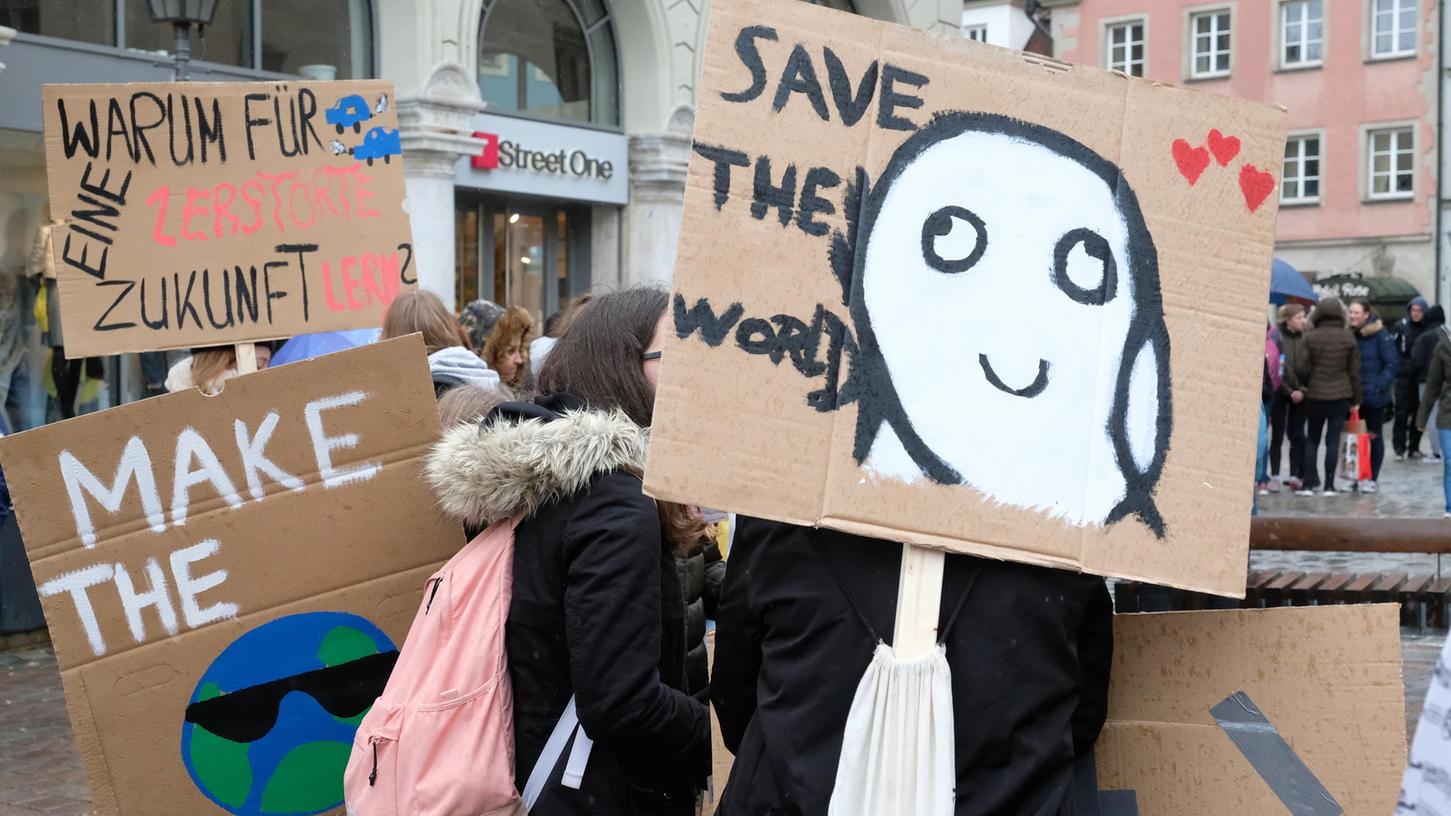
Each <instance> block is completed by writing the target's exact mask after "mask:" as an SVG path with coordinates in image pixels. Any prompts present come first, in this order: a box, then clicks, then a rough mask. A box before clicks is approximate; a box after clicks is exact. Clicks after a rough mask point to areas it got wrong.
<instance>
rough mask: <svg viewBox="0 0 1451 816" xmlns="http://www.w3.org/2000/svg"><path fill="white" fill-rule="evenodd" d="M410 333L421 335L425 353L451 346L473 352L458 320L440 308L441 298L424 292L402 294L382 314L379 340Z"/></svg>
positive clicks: (443, 307) (417, 290)
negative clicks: (461, 347) (381, 329)
mask: <svg viewBox="0 0 1451 816" xmlns="http://www.w3.org/2000/svg"><path fill="white" fill-rule="evenodd" d="M414 332H420V333H422V334H423V345H424V348H426V349H427V351H428V353H429V354H433V353H434V352H436V351H441V350H443V349H446V348H449V347H451V346H463V347H464V348H466V349H468V350H469V351H473V350H474V348H473V344H472V343H470V342H469V336H468V333H467V332H465V331H464V329H463V326H461V325H459V322H458V318H457V317H454V316H453V312H450V311H449V310H448V307H447V306H444V305H443V299H442V298H440V297H439V296H438V295H435V294H434V293H432V292H430V291H428V290H427V289H413V290H411V291H408V292H404V293H403V294H401V295H399V296H398V299H397V300H394V301H393V302H392V303H391V304H389V306H388V312H387V314H385V315H383V336H382V338H381V339H383V340H392V339H393V338H395V337H402V336H404V335H406V334H413V333H414Z"/></svg>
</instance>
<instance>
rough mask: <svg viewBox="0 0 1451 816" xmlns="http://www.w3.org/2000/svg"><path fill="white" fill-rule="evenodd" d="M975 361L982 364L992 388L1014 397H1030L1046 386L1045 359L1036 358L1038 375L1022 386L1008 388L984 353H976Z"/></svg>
mask: <svg viewBox="0 0 1451 816" xmlns="http://www.w3.org/2000/svg"><path fill="white" fill-rule="evenodd" d="M977 361H978V363H979V364H980V365H982V373H983V376H985V377H987V381H988V382H990V383H992V385H993V387H994V388H996V389H998V390H999V391H1002V392H1004V393H1007V394H1012V395H1013V396H1015V397H1024V398H1026V399H1032V398H1033V397H1036V396H1038V395H1039V394H1041V393H1043V389H1045V388H1047V387H1048V361H1047V360H1042V359H1040V360H1038V376H1037V377H1035V378H1034V379H1033V381H1032V382H1030V383H1028V384H1027V385H1026V386H1024V387H1022V388H1009V387H1008V385H1007V383H1005V382H1003V380H1002V378H1001V377H999V376H998V373H997V372H996V371H993V364H992V363H990V362H988V359H987V355H986V354H979V355H977Z"/></svg>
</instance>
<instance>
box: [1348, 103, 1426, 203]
mask: <svg viewBox="0 0 1451 816" xmlns="http://www.w3.org/2000/svg"><path fill="white" fill-rule="evenodd" d="M1419 130H1420V128H1419V127H1418V126H1417V122H1415V121H1414V120H1412V121H1405V122H1377V123H1375V124H1371V125H1364V126H1362V128H1361V131H1360V141H1361V145H1360V156H1361V159H1360V160H1361V162H1362V167H1363V169H1362V171H1361V174H1360V178H1361V184H1362V185H1363V188H1362V194H1361V198H1362V200H1364V201H1410V200H1413V199H1415V197H1416V193H1417V191H1418V190H1419V189H1420V180H1419V179H1418V178H1417V176H1418V175H1419V170H1420V167H1419V164H1420V162H1419V161H1418V160H1417V157H1418V156H1419V155H1420V133H1419ZM1404 132H1409V134H1410V146H1409V149H1410V153H1411V171H1410V172H1411V189H1410V190H1394V189H1392V190H1391V191H1390V192H1385V193H1377V192H1376V191H1375V179H1376V176H1377V173H1376V171H1375V155H1376V150H1375V137H1376V136H1377V135H1378V134H1382V133H1393V134H1394V133H1404ZM1403 149H1404V146H1403V145H1402V144H1401V139H1393V141H1392V143H1391V151H1390V153H1389V154H1388V155H1389V156H1390V157H1391V162H1390V173H1389V175H1390V178H1391V182H1392V183H1391V186H1392V187H1394V182H1395V177H1396V175H1398V172H1399V171H1397V170H1396V156H1397V155H1398V154H1399V153H1401V152H1402V151H1403Z"/></svg>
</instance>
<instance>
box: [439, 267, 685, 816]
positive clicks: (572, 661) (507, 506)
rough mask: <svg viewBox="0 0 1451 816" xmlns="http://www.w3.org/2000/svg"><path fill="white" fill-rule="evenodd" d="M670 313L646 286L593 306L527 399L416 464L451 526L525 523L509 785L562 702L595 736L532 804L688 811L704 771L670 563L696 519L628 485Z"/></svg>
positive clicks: (679, 599)
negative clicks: (573, 771)
mask: <svg viewBox="0 0 1451 816" xmlns="http://www.w3.org/2000/svg"><path fill="white" fill-rule="evenodd" d="M668 305H669V297H668V295H666V294H665V293H664V292H662V291H659V290H655V289H632V290H627V291H624V292H619V293H615V294H611V295H605V296H602V297H600V298H598V299H596V300H595V302H594V303H593V304H591V306H590V308H589V309H588V310H586V311H584V312H582V313H581V314H580V316H579V319H578V320H576V321H575V323H574V325H573V326H572V327H571V329H570V331H569V332H568V333H567V334H566V335H565V336H564V337H563V338H561V339H560V341H559V343H558V344H557V345H556V346H555V348H554V350H553V352H552V353H551V354H550V357H549V361H548V363H546V364H545V366H544V369H543V370H542V371H541V372H540V377H539V390H540V396H539V397H537V398H536V399H535V400H534V401H533V402H530V403H522V402H512V403H504V404H502V405H500V406H498V407H496V408H495V409H494V410H493V411H492V412H491V413H490V414H489V416H488V418H487V419H486V420H485V422H484V424H483V427H479V426H477V425H472V424H465V425H458V426H455V427H454V428H453V429H452V430H450V431H448V432H446V433H445V435H444V438H443V441H442V442H440V443H439V445H438V446H437V447H436V448H435V449H434V452H433V453H432V454H431V455H430V457H429V460H428V463H427V466H426V476H427V479H428V481H429V484H430V485H431V486H432V488H433V490H434V492H435V493H436V494H437V495H438V497H439V504H440V506H441V508H442V509H443V510H444V511H445V512H446V513H448V514H450V515H451V516H453V517H455V518H457V519H459V520H460V521H461V522H463V523H464V524H465V525H468V526H472V527H475V528H477V527H480V526H482V525H486V524H491V523H495V522H499V521H502V520H504V519H508V518H511V517H514V516H519V517H521V520H520V521H519V523H518V526H517V527H516V528H515V549H514V563H513V599H512V602H511V603H510V606H509V612H508V622H507V624H506V628H505V639H506V644H505V645H506V649H507V652H508V662H509V677H510V680H511V682H512V685H513V694H514V746H515V754H514V766H515V781H516V784H518V785H520V786H523V785H524V783H525V780H526V779H527V778H528V775H529V773H530V770H531V769H532V768H533V767H534V765H535V764H536V762H537V760H538V759H539V757H540V755H541V754H542V753H543V752H544V749H545V744H546V742H547V741H548V739H549V737H550V734H551V732H552V731H553V729H554V728H555V725H556V723H557V722H559V721H560V720H561V718H562V716H563V715H564V712H566V711H567V710H568V708H569V705H570V703H571V700H573V707H574V710H575V711H576V712H577V714H578V719H579V724H580V725H581V726H582V727H583V730H584V733H585V734H587V735H588V736H589V737H590V738H591V739H592V740H593V741H594V746H593V749H592V751H591V753H590V754H589V756H588V762H587V766H586V767H585V770H584V775H583V778H582V780H580V783H579V785H578V787H577V788H572V787H567V786H565V785H563V784H561V780H562V778H563V774H564V771H565V763H560V764H559V765H558V766H556V767H554V768H553V769H551V770H550V773H549V779H548V780H547V783H546V784H545V786H544V788H543V792H542V793H541V794H540V797H539V799H538V801H537V802H536V804H535V806H534V808H533V809H532V812H533V813H536V814H627V813H628V814H642V813H648V814H680V816H686V815H687V814H693V813H694V812H695V807H696V802H697V800H698V795H699V792H700V791H701V790H702V789H703V788H704V782H705V779H706V777H707V775H708V774H709V773H710V717H709V714H708V712H707V710H706V708H705V705H704V704H703V703H701V702H700V701H699V700H697V699H694V698H693V697H692V696H691V695H690V694H689V692H688V689H687V684H686V677H685V652H686V648H687V647H686V639H685V626H684V617H685V608H684V598H683V592H682V589H681V584H680V576H679V575H678V573H677V572H676V566H675V556H676V555H677V554H678V553H683V552H685V551H687V550H689V549H690V548H693V547H695V546H697V545H698V544H699V542H700V540H701V538H702V536H703V535H704V532H705V526H704V523H703V522H702V520H701V518H700V516H699V514H697V513H695V512H693V511H691V510H690V509H689V508H686V507H683V506H680V505H674V504H669V503H664V502H661V503H658V504H657V503H656V502H655V501H654V500H652V499H651V498H650V497H648V496H646V495H645V494H644V492H643V489H642V483H641V474H642V472H643V470H644V466H645V454H646V447H647V432H646V429H647V428H648V427H649V425H650V419H651V416H652V414H653V411H654V406H655V385H656V382H657V380H658V377H659V370H660V348H661V346H662V345H663V343H664V340H665V336H666V335H665V332H666V317H667V307H668Z"/></svg>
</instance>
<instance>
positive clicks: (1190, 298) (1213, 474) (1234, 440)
mask: <svg viewBox="0 0 1451 816" xmlns="http://www.w3.org/2000/svg"><path fill="white" fill-rule="evenodd" d="M701 87H702V90H701V101H700V109H699V112H698V114H697V118H696V129H695V144H694V155H693V157H692V159H691V164H690V174H689V179H688V182H687V187H686V199H685V216H684V223H683V226H682V230H681V237H680V245H679V262H678V265H677V267H676V270H675V278H674V286H675V295H674V310H675V311H674V324H673V325H674V329H675V331H674V333H673V335H674V337H673V340H672V342H671V343H670V344H669V347H668V349H667V351H666V357H665V359H666V360H667V361H668V362H667V365H666V367H665V370H664V372H663V375H662V381H661V383H660V389H659V399H658V400H657V401H656V413H655V419H654V425H653V429H652V435H653V442H652V445H651V451H650V454H651V457H650V462H649V467H648V472H647V476H646V486H647V489H649V490H650V491H651V492H652V493H653V494H655V495H658V496H660V497H662V498H667V499H671V500H677V501H685V502H690V503H695V504H700V505H704V506H709V507H719V508H726V509H730V510H735V511H738V512H743V513H750V514H754V515H760V516H766V517H770V518H775V519H780V520H784V521H792V522H799V523H806V524H822V525H825V526H829V527H834V528H838V529H842V530H846V531H849V532H855V533H862V534H866V535H872V536H876V537H879V538H885V539H889V540H895V541H902V542H907V543H912V544H920V545H924V546H929V547H936V548H940V549H946V550H952V551H959V552H969V553H976V554H980V555H988V556H993V557H998V558H1008V559H1013V560H1019V561H1027V562H1031V563H1039V564H1047V565H1052V566H1062V567H1069V568H1074V569H1082V570H1086V571H1090V572H1095V573H1101V574H1107V575H1115V576H1121V577H1126V578H1137V579H1145V580H1151V581H1155V582H1158V583H1167V584H1173V585H1176V586H1183V587H1187V588H1192V589H1200V590H1208V591H1213V592H1218V593H1221V594H1225V595H1240V594H1243V592H1244V570H1245V558H1246V547H1247V541H1248V525H1249V512H1250V501H1251V487H1252V485H1251V482H1252V480H1253V479H1252V474H1253V471H1254V466H1253V461H1254V440H1255V427H1256V412H1257V410H1258V405H1259V385H1260V377H1261V373H1262V364H1261V363H1260V359H1261V357H1262V354H1261V352H1260V349H1261V348H1262V346H1263V341H1264V327H1265V303H1266V301H1267V298H1266V293H1267V288H1268V278H1269V269H1270V255H1271V250H1272V247H1273V244H1274V234H1275V212H1276V202H1275V201H1274V200H1273V196H1269V194H1268V191H1269V189H1272V188H1273V186H1274V179H1273V177H1272V176H1270V175H1269V174H1267V173H1266V172H1265V171H1263V170H1261V169H1260V168H1266V167H1270V168H1276V167H1278V166H1279V162H1280V157H1281V154H1282V150H1283V143H1284V134H1285V116H1284V112H1283V111H1282V110H1280V109H1277V108H1272V107H1269V106H1266V105H1262V104H1258V103H1251V102H1246V101H1243V100H1238V99H1232V98H1229V97H1225V96H1218V95H1212V94H1206V93H1195V92H1192V91H1189V90H1186V89H1183V88H1175V87H1170V86H1163V85H1159V84H1156V83H1150V82H1146V81H1143V80H1138V79H1133V78H1130V77H1126V76H1123V75H1121V74H1115V73H1110V72H1108V71H1102V70H1098V69H1094V68H1089V67H1084V66H1074V65H1068V64H1064V63H1058V62H1053V61H1051V60H1046V59H1044V58H1041V57H1037V56H1036V55H1031V54H1022V53H1018V52H1014V51H1007V50H1003V49H998V48H993V47H989V46H983V45H980V44H977V43H973V42H969V41H967V40H962V39H960V38H948V37H940V36H935V35H931V34H927V33H924V32H920V31H912V30H909V29H905V28H901V27H898V26H892V25H888V24H885V23H881V22H877V21H872V20H868V19H865V18H862V17H858V16H855V15H848V14H840V13H834V12H831V11H828V10H825V9H820V8H817V7H814V6H811V5H809V4H805V3H774V2H767V0H719V2H715V3H712V7H711V22H710V33H709V38H708V46H707V52H706V60H705V67H704V73H703V76H702V84H701ZM1266 180H1268V181H1266ZM1266 184H1268V185H1269V188H1266V187H1265V185H1266ZM721 383H729V384H730V387H729V388H722V387H721Z"/></svg>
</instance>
